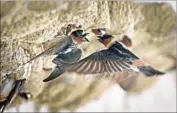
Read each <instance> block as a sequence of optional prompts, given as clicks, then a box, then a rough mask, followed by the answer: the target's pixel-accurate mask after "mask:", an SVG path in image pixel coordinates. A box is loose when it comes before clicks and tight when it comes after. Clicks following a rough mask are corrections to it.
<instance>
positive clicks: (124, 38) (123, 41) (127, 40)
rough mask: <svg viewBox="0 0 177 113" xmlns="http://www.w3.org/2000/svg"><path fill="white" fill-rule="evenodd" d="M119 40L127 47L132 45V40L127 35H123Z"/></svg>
mask: <svg viewBox="0 0 177 113" xmlns="http://www.w3.org/2000/svg"><path fill="white" fill-rule="evenodd" d="M121 42H122V43H123V44H124V45H126V46H127V47H131V46H132V40H131V39H130V38H129V37H128V36H127V35H124V37H123V39H122V40H121Z"/></svg>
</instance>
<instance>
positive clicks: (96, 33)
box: [92, 28, 107, 36]
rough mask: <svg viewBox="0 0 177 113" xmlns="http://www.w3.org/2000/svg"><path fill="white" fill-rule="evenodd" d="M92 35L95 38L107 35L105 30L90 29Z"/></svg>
mask: <svg viewBox="0 0 177 113" xmlns="http://www.w3.org/2000/svg"><path fill="white" fill-rule="evenodd" d="M92 33H94V34H95V35H96V36H103V35H105V34H107V29H106V28H97V29H92Z"/></svg>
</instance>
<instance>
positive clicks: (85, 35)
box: [83, 33, 90, 42]
mask: <svg viewBox="0 0 177 113" xmlns="http://www.w3.org/2000/svg"><path fill="white" fill-rule="evenodd" d="M88 34H90V33H85V34H84V35H83V37H85V38H84V39H85V41H87V42H90V41H89V40H88V38H87V35H88Z"/></svg>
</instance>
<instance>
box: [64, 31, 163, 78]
mask: <svg viewBox="0 0 177 113" xmlns="http://www.w3.org/2000/svg"><path fill="white" fill-rule="evenodd" d="M92 32H93V33H94V34H95V35H96V36H97V37H98V40H99V41H100V42H101V43H102V44H104V46H105V47H107V49H104V50H101V51H98V52H95V53H93V54H91V55H89V56H88V57H86V58H84V59H82V60H80V61H79V62H77V63H74V64H70V65H68V67H67V71H69V72H77V73H84V74H96V73H104V72H107V73H112V72H120V71H121V72H122V71H123V70H126V69H129V70H132V71H135V72H142V73H144V74H145V75H146V76H154V75H162V74H164V73H163V72H160V71H158V70H156V69H154V68H153V67H152V66H150V65H148V64H147V63H145V62H144V61H142V60H141V59H140V58H139V57H137V56H136V55H135V54H134V53H132V52H131V51H130V50H129V49H128V48H127V47H126V46H125V45H124V44H123V43H122V42H117V41H114V42H113V43H112V39H113V38H114V37H113V36H112V35H110V34H108V33H107V32H106V29H102V28H100V29H92Z"/></svg>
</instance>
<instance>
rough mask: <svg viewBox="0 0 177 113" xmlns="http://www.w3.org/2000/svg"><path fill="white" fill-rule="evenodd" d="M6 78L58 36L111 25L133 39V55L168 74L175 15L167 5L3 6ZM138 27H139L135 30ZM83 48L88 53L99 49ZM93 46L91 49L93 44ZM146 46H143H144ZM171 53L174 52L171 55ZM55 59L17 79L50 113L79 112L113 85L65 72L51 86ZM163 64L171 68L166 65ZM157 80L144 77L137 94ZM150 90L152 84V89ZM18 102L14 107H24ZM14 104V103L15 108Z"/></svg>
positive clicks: (32, 3)
mask: <svg viewBox="0 0 177 113" xmlns="http://www.w3.org/2000/svg"><path fill="white" fill-rule="evenodd" d="M0 15H1V79H2V80H3V76H4V74H5V73H7V72H8V71H10V70H12V69H15V68H17V67H18V66H19V65H20V64H22V63H24V62H26V61H28V60H29V59H30V58H32V57H34V56H36V55H37V54H39V53H41V52H42V51H44V50H45V49H46V48H45V47H46V46H47V44H48V42H49V40H52V39H53V38H54V37H55V36H58V37H60V36H65V35H67V34H68V33H69V32H70V31H71V30H74V29H85V30H87V31H89V30H90V29H91V28H97V27H106V28H109V30H110V32H111V33H112V34H114V35H115V36H116V38H117V40H120V39H121V38H122V36H123V35H124V34H127V35H129V36H130V37H131V38H132V40H133V48H132V51H134V52H135V53H137V55H139V56H140V57H141V58H143V59H144V60H146V61H147V62H148V63H150V64H152V65H154V67H156V68H159V69H161V70H167V69H170V68H171V67H173V66H174V65H176V64H175V63H174V59H176V50H175V48H176V38H175V32H174V31H175V30H176V15H175V13H174V12H173V11H172V8H171V7H170V6H169V5H167V4H147V5H144V4H136V3H134V2H130V1H129V2H120V1H106V0H105V1H102V0H100V1H99V0H98V1H57V2H56V1H51V2H49V1H11V2H10V1H9V2H5V1H3V2H1V13H0ZM134 26H135V29H134ZM93 39H94V38H93V37H92V36H91V37H90V40H91V41H92V43H89V44H88V43H87V44H83V45H82V46H81V48H83V50H84V55H85V56H87V55H89V54H90V53H92V52H94V51H96V50H97V49H99V48H100V46H101V45H99V44H98V43H97V42H96V41H94V40H93ZM90 45H92V46H90ZM142 45H143V47H142ZM169 50H170V51H169ZM53 57H54V56H48V57H41V58H39V59H36V60H35V61H33V62H32V63H29V64H28V65H25V67H24V68H21V69H20V70H19V71H18V72H17V73H15V74H14V75H13V76H14V77H15V78H17V79H20V78H23V77H26V78H27V84H28V86H29V89H30V91H31V93H32V95H33V99H34V101H35V103H36V106H37V107H39V106H40V105H43V104H47V105H48V106H49V109H50V110H51V111H56V109H61V108H68V109H75V108H76V107H77V106H78V105H80V104H83V103H85V102H87V101H88V100H91V99H93V98H95V97H97V96H99V95H100V94H101V92H103V91H104V90H105V89H107V88H108V87H109V86H110V85H112V84H113V83H114V82H110V81H109V80H102V79H96V80H91V79H89V80H88V79H86V78H85V77H83V76H76V74H74V73H66V74H64V75H63V76H62V77H61V78H59V79H57V80H54V81H52V82H49V83H43V82H42V80H43V79H44V78H45V77H47V76H48V75H49V74H50V72H51V71H52V70H50V71H46V70H43V68H53V67H54V66H55V65H54V64H52V63H51V60H52V58H53ZM164 61H165V63H166V65H163V64H164ZM155 80H156V78H155V77H154V78H150V79H146V78H145V77H143V76H141V77H139V78H138V82H137V84H138V85H136V87H134V88H135V91H137V89H138V91H139V89H141V87H142V86H144V85H142V84H146V83H147V84H150V83H149V81H150V82H152V83H153V82H154V81H155ZM147 86H149V85H147ZM20 102H21V100H20V99H19V98H17V100H16V102H15V103H14V104H17V103H20ZM12 105H13V104H12Z"/></svg>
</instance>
